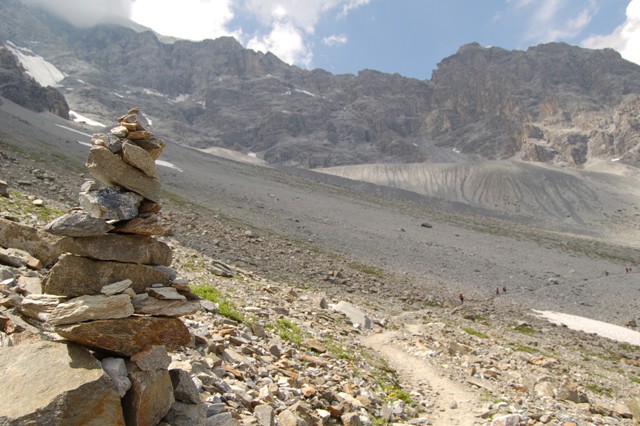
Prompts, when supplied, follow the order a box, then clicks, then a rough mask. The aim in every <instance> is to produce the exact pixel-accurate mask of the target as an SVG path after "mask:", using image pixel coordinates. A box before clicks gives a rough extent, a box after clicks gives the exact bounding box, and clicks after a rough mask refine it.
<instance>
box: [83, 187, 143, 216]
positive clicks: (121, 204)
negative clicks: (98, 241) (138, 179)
mask: <svg viewBox="0 0 640 426" xmlns="http://www.w3.org/2000/svg"><path fill="white" fill-rule="evenodd" d="M93 184H95V183H94V182H93V181H88V182H85V184H84V185H82V190H81V191H80V194H79V196H78V200H79V202H80V207H82V209H83V210H84V211H85V212H86V213H87V214H89V215H90V216H93V217H95V218H98V219H102V220H129V219H133V218H134V217H136V216H138V207H139V206H140V203H141V202H142V200H143V197H142V196H141V195H139V194H136V193H135V192H130V191H123V190H122V189H120V188H118V187H109V188H93Z"/></svg>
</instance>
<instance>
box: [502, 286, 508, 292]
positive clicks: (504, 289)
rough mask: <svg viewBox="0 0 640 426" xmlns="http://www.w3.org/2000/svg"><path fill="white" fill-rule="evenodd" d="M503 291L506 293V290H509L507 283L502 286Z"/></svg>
mask: <svg viewBox="0 0 640 426" xmlns="http://www.w3.org/2000/svg"><path fill="white" fill-rule="evenodd" d="M502 292H503V293H506V292H507V286H506V285H503V286H502Z"/></svg>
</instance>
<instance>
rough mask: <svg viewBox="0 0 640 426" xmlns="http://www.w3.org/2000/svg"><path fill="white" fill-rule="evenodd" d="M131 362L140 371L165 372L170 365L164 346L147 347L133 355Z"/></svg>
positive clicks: (169, 358)
mask: <svg viewBox="0 0 640 426" xmlns="http://www.w3.org/2000/svg"><path fill="white" fill-rule="evenodd" d="M131 362H132V363H134V364H135V365H136V366H137V367H138V368H139V369H140V370H142V371H152V370H166V369H167V367H169V365H170V364H171V357H170V356H169V354H167V350H166V349H165V348H164V346H161V345H149V346H145V348H144V349H143V350H141V351H140V352H137V353H135V354H133V355H132V356H131Z"/></svg>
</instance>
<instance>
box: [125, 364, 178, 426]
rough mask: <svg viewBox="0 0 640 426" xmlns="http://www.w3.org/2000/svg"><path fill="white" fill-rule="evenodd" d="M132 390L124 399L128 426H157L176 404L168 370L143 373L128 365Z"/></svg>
mask: <svg viewBox="0 0 640 426" xmlns="http://www.w3.org/2000/svg"><path fill="white" fill-rule="evenodd" d="M127 368H128V370H129V380H131V388H130V389H129V390H128V391H127V394H126V395H125V396H124V398H122V407H123V409H124V415H125V418H126V422H127V426H147V425H157V424H158V423H159V422H160V420H162V418H163V417H164V416H166V415H167V413H168V412H169V410H170V409H171V405H172V404H173V403H174V402H175V399H174V397H173V386H172V385H171V377H169V372H168V371H167V370H152V371H142V370H139V369H137V368H136V367H135V366H132V364H130V363H129V364H128V365H127Z"/></svg>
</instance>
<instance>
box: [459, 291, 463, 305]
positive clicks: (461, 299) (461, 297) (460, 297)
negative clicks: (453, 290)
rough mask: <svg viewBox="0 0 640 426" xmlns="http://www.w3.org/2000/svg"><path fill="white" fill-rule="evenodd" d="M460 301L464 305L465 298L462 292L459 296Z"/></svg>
mask: <svg viewBox="0 0 640 426" xmlns="http://www.w3.org/2000/svg"><path fill="white" fill-rule="evenodd" d="M458 299H460V304H461V305H464V296H463V295H462V292H460V294H459V295H458Z"/></svg>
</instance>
